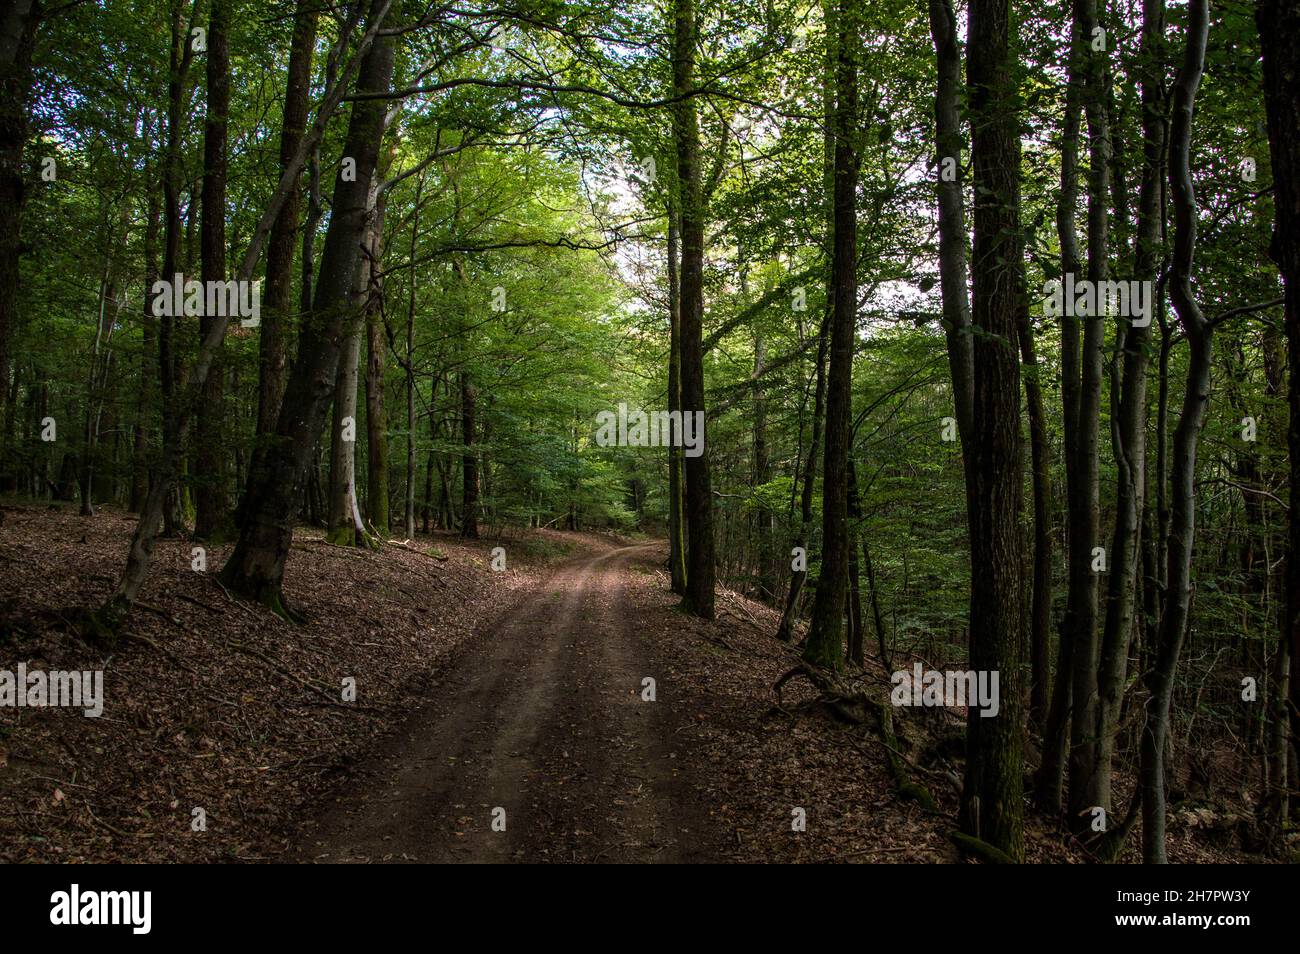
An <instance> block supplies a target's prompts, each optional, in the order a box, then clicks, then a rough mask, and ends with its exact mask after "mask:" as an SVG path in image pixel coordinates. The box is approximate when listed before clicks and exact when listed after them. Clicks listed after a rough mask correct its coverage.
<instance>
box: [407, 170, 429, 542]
mask: <svg viewBox="0 0 1300 954" xmlns="http://www.w3.org/2000/svg"><path fill="white" fill-rule="evenodd" d="M423 196H424V176H423V175H421V176H420V177H419V179H418V180H417V181H416V185H415V211H414V212H413V213H412V215H411V256H410V258H411V261H412V262H414V261H415V249H416V243H417V241H418V240H419V236H420V205H421V199H422V198H423ZM404 369H405V371H406V538H407V539H408V540H413V539H415V272H414V271H412V272H411V275H410V285H409V288H408V292H407V301H406V364H405V368H404ZM425 514H426V516H425V531H426V532H427V531H428V516H427V514H428V504H427V502H426V504H425Z"/></svg>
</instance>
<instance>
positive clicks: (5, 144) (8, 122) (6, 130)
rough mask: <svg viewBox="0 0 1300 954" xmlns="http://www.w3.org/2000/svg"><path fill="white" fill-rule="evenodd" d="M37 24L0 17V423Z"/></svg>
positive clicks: (14, 318)
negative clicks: (28, 102) (33, 49)
mask: <svg viewBox="0 0 1300 954" xmlns="http://www.w3.org/2000/svg"><path fill="white" fill-rule="evenodd" d="M40 22H41V4H40V0H11V2H9V3H6V4H5V5H4V8H3V11H0V420H4V419H5V418H6V417H7V416H8V414H9V411H10V408H9V407H8V400H9V374H10V365H11V363H12V360H11V356H10V353H9V347H10V343H11V342H12V341H13V336H14V331H15V329H16V328H17V325H18V255H19V251H20V249H21V247H22V246H21V240H20V233H21V227H22V215H23V203H24V200H25V198H26V192H27V190H26V186H25V184H24V180H25V177H26V170H25V169H24V168H23V147H24V146H25V145H26V144H27V111H28V104H27V100H28V97H29V96H30V95H31V89H32V47H33V46H34V45H35V42H36V31H37V28H38V27H39V25H40ZM10 466H11V465H10V461H9V447H8V443H7V442H6V443H5V444H4V445H3V446H0V484H3V482H4V481H5V480H6V479H8V478H9V477H10Z"/></svg>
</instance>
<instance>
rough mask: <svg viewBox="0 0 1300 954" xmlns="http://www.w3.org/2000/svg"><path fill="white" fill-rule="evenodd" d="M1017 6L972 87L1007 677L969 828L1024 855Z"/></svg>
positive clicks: (1001, 641) (997, 20)
mask: <svg viewBox="0 0 1300 954" xmlns="http://www.w3.org/2000/svg"><path fill="white" fill-rule="evenodd" d="M1010 14H1011V4H1010V0H972V2H971V6H970V27H969V41H968V43H967V47H968V50H969V53H968V55H967V63H966V83H967V90H968V97H969V103H970V116H971V129H972V134H971V158H972V161H973V165H974V187H975V208H974V216H973V222H974V229H975V238H974V246H973V250H972V255H971V262H972V296H971V323H972V325H973V326H974V328H975V346H974V362H973V364H974V395H975V414H974V418H973V422H972V423H973V426H972V432H973V435H974V444H975V448H976V450H975V454H974V460H973V467H972V469H973V470H974V485H975V486H974V489H975V508H974V512H975V514H976V515H977V519H976V520H973V521H972V523H971V527H970V534H971V540H972V543H971V553H972V566H971V604H970V665H971V668H972V669H974V670H976V671H978V672H989V673H993V672H996V673H998V674H999V698H1000V702H1001V705H1000V708H999V711H998V714H997V715H996V716H994V717H992V718H986V717H984V716H982V715H981V714H980V712H979V711H978V710H977V709H976V708H975V707H974V706H972V707H970V709H969V715H968V717H967V723H966V750H967V753H966V776H965V779H964V782H963V786H962V798H961V823H962V829H963V831H965V832H966V833H967V834H970V835H973V836H975V837H978V838H981V839H983V840H984V841H986V842H988V843H989V844H991V845H993V846H994V847H995V848H997V849H999V850H1000V851H1002V852H1004V853H1005V854H1007V855H1009V856H1010V857H1012V858H1013V859H1016V860H1021V859H1022V858H1023V857H1024V832H1023V827H1022V826H1023V817H1022V816H1023V811H1024V809H1023V805H1022V801H1021V786H1022V782H1021V772H1022V769H1023V765H1022V760H1021V736H1022V733H1023V724H1022V723H1023V718H1022V715H1023V703H1022V701H1021V692H1022V689H1021V683H1022V681H1021V666H1020V661H1021V659H1022V658H1023V655H1024V628H1023V616H1022V613H1021V606H1022V605H1023V604H1022V602H1021V600H1022V580H1021V574H1022V566H1023V564H1022V560H1021V553H1020V549H1021V547H1020V526H1019V522H1020V509H1021V492H1022V491H1021V473H1020V457H1021V452H1020V361H1019V357H1018V353H1017V348H1016V344H1015V342H1016V335H1017V326H1018V323H1019V309H1020V301H1021V296H1022V295H1023V294H1024V264H1023V258H1022V253H1021V238H1020V129H1019V118H1018V113H1019V109H1018V106H1017V99H1018V96H1017V90H1016V84H1015V80H1014V78H1013V74H1012V70H1011V44H1010V40H1011V34H1012V28H1011V21H1010Z"/></svg>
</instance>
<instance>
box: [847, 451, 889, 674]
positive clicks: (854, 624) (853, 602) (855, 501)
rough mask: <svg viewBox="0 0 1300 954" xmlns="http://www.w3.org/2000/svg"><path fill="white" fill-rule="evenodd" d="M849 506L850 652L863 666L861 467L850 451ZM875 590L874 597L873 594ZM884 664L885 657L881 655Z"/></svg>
mask: <svg viewBox="0 0 1300 954" xmlns="http://www.w3.org/2000/svg"><path fill="white" fill-rule="evenodd" d="M846 493H847V494H848V500H847V507H848V518H849V528H848V531H849V532H848V536H849V613H848V616H849V651H848V659H849V662H851V663H852V664H853V665H855V666H858V667H859V668H861V666H862V664H863V662H864V661H865V658H866V647H865V643H866V635H865V626H864V625H863V622H862V578H861V572H860V569H859V567H860V565H859V563H858V538H859V537H860V536H861V535H862V503H861V501H860V500H859V498H858V469H857V467H855V466H854V464H853V451H852V448H850V450H849V460H848V486H847V488H846ZM874 595H875V594H874V593H873V594H872V596H873V597H874ZM881 662H882V663H884V657H883V656H882V657H881Z"/></svg>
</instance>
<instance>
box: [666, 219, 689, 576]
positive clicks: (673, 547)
mask: <svg viewBox="0 0 1300 954" xmlns="http://www.w3.org/2000/svg"><path fill="white" fill-rule="evenodd" d="M679 229H680V220H679V217H678V214H677V205H676V203H674V202H672V201H671V200H670V201H669V203H668V410H669V412H670V413H671V412H674V411H676V412H677V413H678V414H679V415H680V414H681V410H682V380H681V378H682V311H681V280H680V278H679V269H678V266H679V264H680V261H681V248H680V242H679V241H678V239H679V234H678V233H679ZM682 459H683V458H682V448H681V447H679V446H678V444H677V442H676V441H672V442H670V443H669V445H668V569H669V581H670V584H671V585H670V589H671V590H672V592H674V593H676V594H677V595H678V596H685V595H686V532H685V522H686V515H685V512H684V511H685V506H684V504H685V501H684V500H683V499H682V476H683V475H682Z"/></svg>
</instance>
